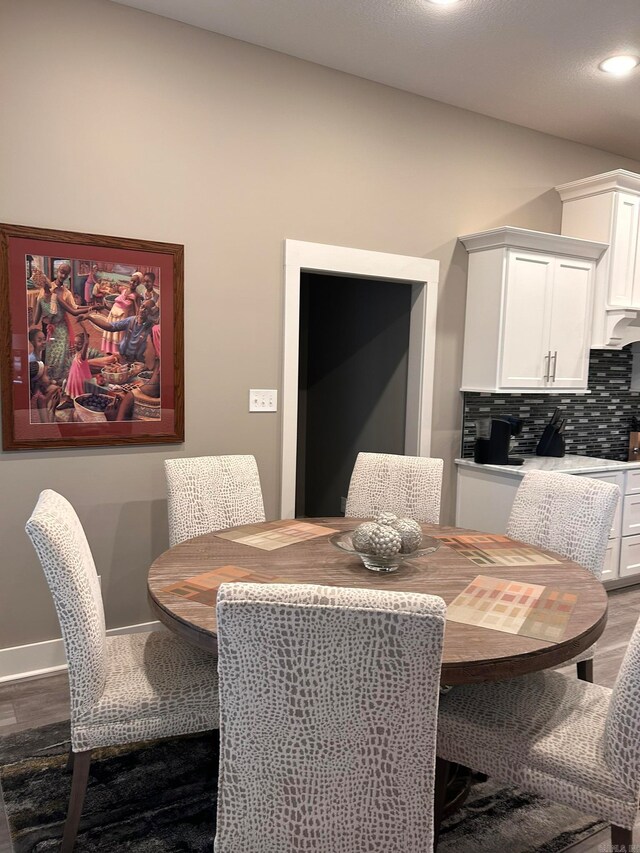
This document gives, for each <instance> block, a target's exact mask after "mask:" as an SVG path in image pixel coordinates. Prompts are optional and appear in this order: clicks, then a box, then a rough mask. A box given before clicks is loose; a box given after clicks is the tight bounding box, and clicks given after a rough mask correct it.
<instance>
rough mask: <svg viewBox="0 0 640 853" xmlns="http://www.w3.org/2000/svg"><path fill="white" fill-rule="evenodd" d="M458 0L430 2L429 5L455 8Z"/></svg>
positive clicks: (434, 0) (430, 0)
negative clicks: (454, 5)
mask: <svg viewBox="0 0 640 853" xmlns="http://www.w3.org/2000/svg"><path fill="white" fill-rule="evenodd" d="M457 2H458V0H429V3H435V5H436V6H453V4H454V3H457Z"/></svg>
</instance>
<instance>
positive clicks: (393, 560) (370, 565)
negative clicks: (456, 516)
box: [329, 530, 440, 572]
mask: <svg viewBox="0 0 640 853" xmlns="http://www.w3.org/2000/svg"><path fill="white" fill-rule="evenodd" d="M352 534H353V530H345V531H344V532H343V533H334V534H333V535H332V536H330V537H329V542H331V544H332V545H333V546H334V547H336V548H338V549H339V550H340V551H344V552H346V553H347V554H353V555H354V556H357V557H360V559H361V560H362V562H363V563H364V565H365V566H366V568H367V569H370V570H371V571H372V572H395V571H397V570H398V569H399V568H400V566H401V565H402V564H403V563H405V562H408V561H409V560H415V559H416V558H417V557H426V556H427V555H428V554H433V553H434V552H435V551H437V550H438V548H439V547H440V540H439V539H434V538H433V536H423V537H422V544H421V545H420V547H419V548H418V550H417V551H412V552H411V553H410V554H400V553H398V554H394V555H393V556H392V557H381V556H380V555H378V554H365V553H364V552H363V551H356V549H355V548H354V547H353V540H352V538H351V537H352Z"/></svg>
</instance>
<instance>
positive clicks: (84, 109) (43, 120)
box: [0, 0, 640, 647]
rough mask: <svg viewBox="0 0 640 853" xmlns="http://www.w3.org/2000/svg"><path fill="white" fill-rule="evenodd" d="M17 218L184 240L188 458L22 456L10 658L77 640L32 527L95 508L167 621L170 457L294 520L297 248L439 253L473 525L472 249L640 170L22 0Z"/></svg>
mask: <svg viewBox="0 0 640 853" xmlns="http://www.w3.org/2000/svg"><path fill="white" fill-rule="evenodd" d="M0 115H1V116H2V133H1V134H0V221H5V222H13V223H18V224H22V225H34V226H44V227H50V228H61V229H70V230H75V231H90V232H95V233H101V234H111V235H124V236H129V237H138V238H146V239H151V240H167V241H172V242H179V243H184V244H185V281H186V284H185V320H186V344H185V360H186V389H185V390H186V432H187V439H186V442H185V444H184V446H183V447H181V448H176V447H171V448H166V449H163V448H152V449H139V450H134V449H128V450H93V451H88V450H87V451H74V450H72V451H57V452H46V453H16V454H3V455H2V456H1V457H0V501H1V503H2V513H1V514H0V541H1V543H2V558H1V559H2V564H1V568H2V594H1V596H0V601H1V603H0V608H1V613H0V647H6V646H13V645H19V644H23V643H31V642H36V641H39V640H46V639H49V638H52V637H55V636H57V635H58V628H57V624H56V620H55V615H54V612H53V608H52V605H51V601H50V597H49V594H48V591H47V590H46V587H45V584H44V581H43V578H42V574H41V571H40V568H39V567H38V564H37V562H36V559H35V556H34V554H33V552H32V550H31V548H30V546H29V544H28V542H27V540H26V537H25V535H24V533H23V527H24V522H25V519H26V518H27V516H28V515H29V513H30V511H31V509H32V507H33V504H34V502H35V500H36V497H37V495H38V492H39V491H40V489H41V488H43V487H44V486H50V487H52V488H54V489H58V490H60V491H61V492H62V493H63V494H65V495H66V496H67V497H68V498H69V499H70V500H71V501H73V502H74V503H75V504H76V506H77V507H78V510H79V513H80V516H81V518H82V520H83V521H84V522H85V524H86V527H87V532H88V534H89V537H90V539H91V543H92V546H93V549H94V554H95V557H96V561H97V563H98V566H99V569H100V571H101V573H102V577H103V588H104V597H105V604H106V610H107V619H108V623H109V625H110V626H118V625H127V624H132V623H136V622H143V621H146V620H147V619H148V618H149V613H148V609H147V604H146V589H145V575H146V571H147V567H148V565H149V562H150V561H151V560H152V559H153V557H155V556H156V555H157V554H158V553H160V552H161V551H162V550H163V549H164V548H165V547H166V545H167V533H166V526H165V504H164V501H165V490H164V482H163V473H162V460H163V459H164V458H165V456H176V455H180V454H185V455H197V454H206V453H247V452H249V453H255V455H256V457H257V460H258V465H259V467H260V472H261V476H262V485H263V489H264V495H265V501H266V510H267V513H268V515H269V516H270V517H272V518H273V517H275V516H276V515H277V507H278V496H279V489H280V481H279V466H280V457H279V440H280V415H279V414H277V415H266V414H254V415H250V414H249V413H248V405H247V404H248V389H249V388H251V387H253V388H275V387H278V386H279V384H280V374H281V367H282V315H283V273H282V258H283V239H284V238H292V239H297V240H310V241H314V242H318V243H328V244H336V245H341V246H350V247H354V248H361V249H371V250H379V251H384V252H396V253H399V254H405V255H416V256H420V257H427V258H436V259H438V260H439V261H440V262H441V279H440V298H439V308H438V312H439V313H438V339H437V352H436V387H435V408H434V420H433V453H434V455H438V456H442V457H444V459H445V461H446V466H447V473H446V481H445V492H444V500H443V519H444V520H449V519H451V518H452V500H453V470H452V464H451V460H452V459H453V457H454V456H455V455H456V454H457V453H458V452H459V448H460V425H461V395H460V393H459V390H458V389H459V383H460V367H461V346H462V334H463V325H464V296H465V286H466V285H465V276H466V263H467V257H466V253H465V251H464V249H463V248H462V247H461V246H460V245H459V244H457V242H456V238H457V235H459V234H464V233H468V232H470V231H476V230H479V229H483V228H490V227H493V226H497V225H502V224H505V223H509V224H512V225H518V226H523V227H528V228H536V229H540V230H543V231H544V230H549V231H554V230H557V229H558V228H559V225H560V201H559V199H558V197H557V195H556V193H555V192H554V191H553V189H552V187H553V186H555V185H556V184H558V183H561V182H564V181H570V180H573V179H576V178H581V177H584V176H586V175H590V174H595V173H597V172H602V171H605V170H608V169H614V168H617V167H625V168H628V169H633V170H636V171H640V164H639V163H634V162H632V161H629V160H625V159H623V158H621V157H618V156H614V155H610V154H606V153H604V152H602V151H597V150H594V149H590V148H587V147H584V146H581V145H577V144H574V143H571V142H567V141H564V140H560V139H556V138H554V137H551V136H547V135H544V134H540V133H536V132H534V131H531V130H526V129H523V128H519V127H516V126H514V125H509V124H506V123H503V122H499V121H496V120H494V119H490V118H485V117H483V116H480V115H477V114H474V113H470V112H466V111H464V110H460V109H456V108H454V107H449V106H446V105H443V104H439V103H435V102H433V101H428V100H425V99H422V98H419V97H417V96H414V95H410V94H406V93H403V92H400V91H397V90H394V89H391V88H388V87H385V86H381V85H378V84H375V83H371V82H368V81H366V80H362V79H359V78H357V77H351V76H348V75H345V74H341V73H339V72H335V71H331V70H329V69H326V68H323V67H321V66H318V65H314V64H311V63H305V62H302V61H300V60H296V59H293V58H291V57H287V56H283V55H280V54H277V53H274V52H271V51H268V50H264V49H261V48H257V47H254V46H252V45H248V44H245V43H242V42H237V41H234V40H231V39H227V38H224V37H220V36H217V35H214V34H211V33H207V32H204V31H201V30H197V29H194V28H191V27H188V26H185V25H182V24H178V23H176V22H174V21H169V20H167V19H164V18H160V17H155V16H153V15H149V14H146V13H143V12H138V11H136V10H133V9H130V8H127V7H123V6H118V5H116V4H114V3H110V2H108V0H55V2H52V0H0Z"/></svg>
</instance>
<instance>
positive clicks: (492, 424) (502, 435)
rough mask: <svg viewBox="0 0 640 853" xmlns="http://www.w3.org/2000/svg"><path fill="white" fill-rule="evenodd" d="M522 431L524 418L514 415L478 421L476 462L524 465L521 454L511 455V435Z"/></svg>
mask: <svg viewBox="0 0 640 853" xmlns="http://www.w3.org/2000/svg"><path fill="white" fill-rule="evenodd" d="M521 432H522V420H521V419H520V418H514V417H513V416H512V415H503V416H502V417H499V418H481V419H480V420H478V421H476V444H475V449H474V452H473V459H474V462H478V463H480V464H481V465H522V463H523V462H524V459H523V458H522V457H521V456H509V447H510V445H511V437H512V436H516V435H520V433H521Z"/></svg>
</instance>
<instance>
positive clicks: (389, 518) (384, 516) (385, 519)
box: [376, 512, 398, 525]
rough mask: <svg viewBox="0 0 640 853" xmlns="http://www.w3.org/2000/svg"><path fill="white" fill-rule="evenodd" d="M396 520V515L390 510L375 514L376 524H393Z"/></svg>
mask: <svg viewBox="0 0 640 853" xmlns="http://www.w3.org/2000/svg"><path fill="white" fill-rule="evenodd" d="M397 520H398V516H397V515H394V514H393V513H392V512H381V513H380V514H379V515H377V516H376V522H377V523H378V524H390V525H393V524H395V522H396V521H397Z"/></svg>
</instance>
